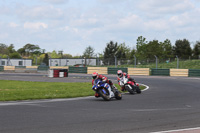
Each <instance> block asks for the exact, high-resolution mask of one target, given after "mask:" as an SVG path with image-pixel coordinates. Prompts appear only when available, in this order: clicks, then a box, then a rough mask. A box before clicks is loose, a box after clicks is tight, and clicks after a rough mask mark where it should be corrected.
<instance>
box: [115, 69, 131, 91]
mask: <svg viewBox="0 0 200 133" xmlns="http://www.w3.org/2000/svg"><path fill="white" fill-rule="evenodd" d="M124 76H125V77H126V78H128V80H129V81H133V82H134V83H135V80H134V79H132V78H131V77H130V76H129V74H127V73H125V72H122V70H118V71H117V81H118V84H119V86H121V83H120V81H121V80H122V79H123V77H124ZM124 90H125V88H124V86H121V91H124Z"/></svg>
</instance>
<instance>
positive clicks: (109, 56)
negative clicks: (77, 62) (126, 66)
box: [103, 41, 118, 65]
mask: <svg viewBox="0 0 200 133" xmlns="http://www.w3.org/2000/svg"><path fill="white" fill-rule="evenodd" d="M117 46H118V44H117V42H116V43H114V42H113V41H110V42H109V43H107V46H106V48H105V50H104V61H103V62H104V64H105V65H114V64H115V56H116V52H117Z"/></svg>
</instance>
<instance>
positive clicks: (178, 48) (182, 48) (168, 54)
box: [0, 36, 200, 64]
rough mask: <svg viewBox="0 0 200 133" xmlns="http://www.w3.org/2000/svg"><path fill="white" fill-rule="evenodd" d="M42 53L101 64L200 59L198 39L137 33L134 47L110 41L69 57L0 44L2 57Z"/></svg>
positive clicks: (67, 55) (57, 52)
mask: <svg viewBox="0 0 200 133" xmlns="http://www.w3.org/2000/svg"><path fill="white" fill-rule="evenodd" d="M45 54H46V55H48V56H49V57H50V58H84V57H85V58H97V57H99V58H102V59H104V63H105V64H106V62H109V60H112V61H113V59H114V58H115V57H116V58H117V59H133V58H134V57H136V58H137V59H138V60H147V59H148V60H152V59H155V56H156V57H157V58H159V59H170V58H176V57H178V58H181V59H199V58H200V41H196V42H195V44H194V47H193V48H192V47H191V44H190V42H189V40H187V39H183V40H176V42H175V44H174V45H172V43H171V41H170V40H169V39H166V40H165V41H164V42H159V41H158V40H152V41H146V38H144V37H143V36H139V37H138V38H137V44H136V48H130V47H128V46H126V44H125V43H118V42H114V41H110V42H108V43H107V45H106V47H105V49H104V50H103V52H102V53H95V49H94V48H93V47H92V46H88V47H86V49H85V51H84V52H83V54H82V55H80V56H72V55H71V54H66V53H64V52H63V51H55V50H54V51H52V52H46V50H45V49H42V48H40V47H39V46H38V45H34V44H26V45H24V46H23V47H22V48H20V49H18V50H15V48H14V45H13V44H10V45H6V44H3V43H0V56H1V58H8V57H9V58H29V59H34V58H35V57H37V58H44V57H45Z"/></svg>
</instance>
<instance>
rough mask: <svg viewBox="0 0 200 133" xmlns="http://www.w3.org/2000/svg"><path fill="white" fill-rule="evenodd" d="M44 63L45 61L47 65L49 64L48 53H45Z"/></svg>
mask: <svg viewBox="0 0 200 133" xmlns="http://www.w3.org/2000/svg"><path fill="white" fill-rule="evenodd" d="M43 63H45V65H46V66H49V56H48V54H47V53H46V54H45V55H44V59H43Z"/></svg>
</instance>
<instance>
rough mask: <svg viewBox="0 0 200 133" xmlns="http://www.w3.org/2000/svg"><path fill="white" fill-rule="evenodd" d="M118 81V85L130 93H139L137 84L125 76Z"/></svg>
mask: <svg viewBox="0 0 200 133" xmlns="http://www.w3.org/2000/svg"><path fill="white" fill-rule="evenodd" d="M119 82H120V83H119V84H120V86H121V87H124V89H125V90H127V91H128V92H129V93H130V94H135V93H138V94H140V93H141V90H140V87H139V84H137V83H135V82H134V81H130V80H128V78H127V77H125V76H124V77H123V78H122V79H121V80H120V81H119Z"/></svg>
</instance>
